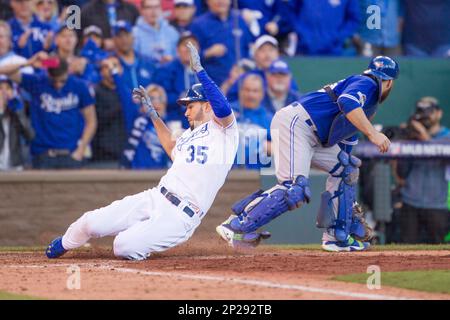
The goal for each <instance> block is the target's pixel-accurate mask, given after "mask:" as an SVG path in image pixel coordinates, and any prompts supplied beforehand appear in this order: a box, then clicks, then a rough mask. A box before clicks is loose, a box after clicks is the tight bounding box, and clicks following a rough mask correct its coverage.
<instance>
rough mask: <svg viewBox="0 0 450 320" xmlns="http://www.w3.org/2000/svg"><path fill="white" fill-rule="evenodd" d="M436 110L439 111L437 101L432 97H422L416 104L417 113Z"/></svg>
mask: <svg viewBox="0 0 450 320" xmlns="http://www.w3.org/2000/svg"><path fill="white" fill-rule="evenodd" d="M438 109H440V107H439V101H438V100H437V99H436V98H434V97H423V98H420V99H419V101H417V103H416V112H418V113H430V112H432V111H434V110H438Z"/></svg>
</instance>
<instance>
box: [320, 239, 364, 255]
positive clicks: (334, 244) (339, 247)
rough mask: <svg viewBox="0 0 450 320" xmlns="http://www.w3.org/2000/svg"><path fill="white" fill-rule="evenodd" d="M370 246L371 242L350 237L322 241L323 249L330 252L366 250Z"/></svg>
mask: <svg viewBox="0 0 450 320" xmlns="http://www.w3.org/2000/svg"><path fill="white" fill-rule="evenodd" d="M369 247H370V243H369V242H362V241H359V240H355V239H354V238H352V237H348V239H347V241H322V249H323V250H325V251H329V252H351V251H364V250H367V249H368V248H369Z"/></svg>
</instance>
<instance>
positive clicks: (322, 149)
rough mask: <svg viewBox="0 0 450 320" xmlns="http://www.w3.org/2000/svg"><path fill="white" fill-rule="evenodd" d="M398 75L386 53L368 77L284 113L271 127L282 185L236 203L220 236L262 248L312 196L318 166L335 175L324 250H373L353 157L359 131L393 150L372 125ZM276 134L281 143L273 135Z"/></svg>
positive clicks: (323, 222) (324, 210)
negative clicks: (274, 226)
mask: <svg viewBox="0 0 450 320" xmlns="http://www.w3.org/2000/svg"><path fill="white" fill-rule="evenodd" d="M398 73H399V67H398V64H397V63H396V62H395V61H394V60H392V59H391V58H389V57H385V56H379V57H376V58H374V59H373V60H372V61H371V63H370V65H369V67H368V69H367V70H366V71H364V73H363V74H361V75H353V76H350V77H348V78H346V79H344V80H341V81H339V82H337V83H334V84H332V85H328V86H325V87H324V88H323V89H321V90H319V91H317V92H312V93H309V94H306V95H304V96H303V97H302V98H301V99H300V100H299V101H298V102H295V103H292V104H291V105H289V106H287V107H285V108H283V109H281V110H279V111H278V112H277V113H276V114H275V116H274V118H273V120H272V124H271V128H270V130H271V135H272V138H273V140H272V152H273V155H274V160H275V172H276V176H277V179H278V184H277V185H275V186H274V187H272V188H271V189H269V190H266V191H262V190H259V191H257V192H255V193H253V194H251V195H249V196H247V197H246V198H244V199H242V200H240V201H238V202H237V203H235V204H234V205H233V207H232V211H233V212H234V214H232V215H231V216H230V217H229V218H228V219H227V220H226V221H225V222H224V223H222V224H221V225H220V226H218V227H217V229H216V230H217V232H218V233H219V235H220V236H221V237H222V238H223V239H224V240H226V241H228V243H229V244H230V245H232V246H242V245H246V246H256V245H258V244H259V242H260V241H261V239H263V238H266V237H269V236H270V234H269V233H267V232H262V233H260V232H257V229H258V228H260V227H262V226H264V225H265V224H267V223H269V222H270V221H271V220H273V219H275V218H276V217H278V216H279V215H281V214H283V213H284V212H286V211H288V210H293V209H295V208H299V207H300V206H301V205H302V204H303V203H305V202H306V203H308V202H309V200H310V199H311V191H310V188H309V179H308V177H309V171H310V167H311V166H312V167H315V168H317V169H319V170H322V171H326V172H327V173H328V174H329V177H328V180H327V183H326V191H325V192H323V193H322V197H321V206H320V209H319V212H318V214H317V226H318V227H319V228H324V229H325V232H324V233H323V237H322V248H323V249H324V250H326V251H362V250H365V249H367V248H368V247H369V243H368V242H367V241H368V240H369V238H370V236H371V230H370V229H369V228H368V227H367V225H366V224H365V221H364V218H363V216H362V212H361V210H360V209H359V206H358V205H357V203H356V195H355V185H356V183H357V180H358V175H359V169H358V167H359V166H360V165H361V161H360V160H359V159H358V158H356V157H354V156H351V155H350V152H351V149H352V146H353V145H355V144H356V143H357V133H358V131H361V132H362V133H363V134H364V135H366V136H367V138H368V139H369V140H370V141H371V142H372V143H373V144H375V145H376V146H378V148H379V150H380V152H386V151H387V150H388V148H389V145H390V141H389V139H388V138H387V137H386V136H385V135H383V134H382V133H380V132H378V131H376V130H375V129H374V127H373V126H372V124H371V122H370V120H371V119H372V117H373V116H374V115H375V112H376V109H377V106H378V104H379V103H382V102H383V101H384V100H385V99H386V98H387V97H388V95H389V93H390V91H391V89H392V86H393V82H394V79H396V78H397V76H398ZM277 135H278V138H279V139H276V138H274V137H276V136H277Z"/></svg>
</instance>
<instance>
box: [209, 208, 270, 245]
mask: <svg viewBox="0 0 450 320" xmlns="http://www.w3.org/2000/svg"><path fill="white" fill-rule="evenodd" d="M233 218H235V216H233V215H232V216H230V217H229V218H228V219H227V220H226V221H224V222H223V223H222V224H221V225H219V226H217V227H216V231H217V233H218V234H219V235H220V237H221V238H222V239H223V240H225V241H226V242H227V243H228V245H229V246H230V247H233V248H254V247H256V246H258V245H259V243H260V242H261V240H262V239H268V238H270V236H271V234H270V232H268V231H263V232H250V233H237V232H234V231H233V230H232V229H231V227H230V221H231V220H232V219H233Z"/></svg>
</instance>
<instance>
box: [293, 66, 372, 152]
mask: <svg viewBox="0 0 450 320" xmlns="http://www.w3.org/2000/svg"><path fill="white" fill-rule="evenodd" d="M329 86H330V88H331V89H332V90H333V91H334V93H335V94H336V96H337V97H338V98H337V102H333V99H332V98H331V97H330V96H329V95H328V93H326V92H325V90H324V89H320V90H318V91H315V92H311V93H308V94H305V95H303V96H302V97H301V98H300V99H299V102H300V103H301V104H302V106H303V107H304V108H305V110H306V111H307V112H308V114H309V115H310V117H311V119H312V121H313V122H314V124H315V126H316V127H317V134H318V136H319V138H320V140H321V142H322V144H323V145H324V146H332V145H335V144H336V143H339V142H341V141H345V140H347V141H352V142H354V140H356V139H355V135H356V133H357V132H358V129H357V128H356V127H355V126H354V125H353V124H352V123H351V122H350V121H349V120H348V119H347V118H346V116H345V115H346V114H348V113H349V112H351V111H353V110H354V109H356V108H362V109H363V111H364V113H365V114H366V116H367V117H368V118H370V117H372V116H373V115H374V114H375V112H376V109H377V106H378V102H379V100H380V95H381V92H380V91H381V90H380V88H381V82H380V83H377V82H376V81H375V80H373V79H372V78H371V77H368V76H365V75H354V76H350V77H348V78H346V79H344V80H340V81H338V82H336V83H333V84H331V85H329Z"/></svg>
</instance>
